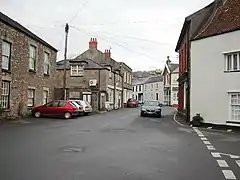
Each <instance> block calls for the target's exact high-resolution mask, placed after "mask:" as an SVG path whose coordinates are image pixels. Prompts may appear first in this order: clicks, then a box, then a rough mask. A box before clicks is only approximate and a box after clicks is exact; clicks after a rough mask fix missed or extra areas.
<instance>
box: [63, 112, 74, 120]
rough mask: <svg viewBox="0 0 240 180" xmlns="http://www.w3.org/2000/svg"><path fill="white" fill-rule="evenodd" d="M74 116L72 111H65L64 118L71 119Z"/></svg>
mask: <svg viewBox="0 0 240 180" xmlns="http://www.w3.org/2000/svg"><path fill="white" fill-rule="evenodd" d="M71 117H72V115H71V113H70V112H65V113H64V118H65V119H70V118H71Z"/></svg>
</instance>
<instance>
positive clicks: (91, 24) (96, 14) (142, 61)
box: [0, 0, 213, 70]
mask: <svg viewBox="0 0 240 180" xmlns="http://www.w3.org/2000/svg"><path fill="white" fill-rule="evenodd" d="M212 1H213V0H147V1H146V0H101V1H100V0H0V5H1V12H3V13H5V14H6V15H8V16H10V17H11V18H13V19H14V20H16V21H18V22H20V23H21V24H22V25H24V26H25V27H27V28H28V29H30V30H31V31H33V32H34V33H36V35H38V36H40V37H41V38H43V39H44V40H46V41H47V42H49V43H50V44H51V45H53V46H54V47H56V48H57V49H58V50H59V52H58V60H60V59H63V50H64V24H65V23H66V22H69V23H70V25H71V26H73V27H70V31H69V44H68V57H70V58H71V57H75V56H76V55H78V54H81V53H82V52H84V51H85V50H87V49H88V42H89V39H90V38H91V37H96V38H97V39H98V49H99V50H101V51H103V52H104V50H105V49H108V48H111V51H112V57H113V58H114V59H115V60H117V61H123V62H125V63H127V64H128V65H129V66H130V67H131V68H133V70H152V69H156V68H163V66H164V63H165V61H166V57H167V56H170V57H171V60H172V61H173V62H178V59H177V54H176V53H175V52H174V50H175V46H176V43H177V40H178V37H179V34H180V31H181V28H182V24H183V22H184V18H185V17H186V16H187V15H189V14H191V13H193V12H194V11H196V10H198V9H200V8H202V7H204V6H205V5H207V4H209V3H211V2H212Z"/></svg>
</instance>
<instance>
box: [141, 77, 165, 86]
mask: <svg viewBox="0 0 240 180" xmlns="http://www.w3.org/2000/svg"><path fill="white" fill-rule="evenodd" d="M162 81H163V76H154V77H150V78H149V79H148V80H147V81H146V82H145V83H144V84H149V83H155V82H162Z"/></svg>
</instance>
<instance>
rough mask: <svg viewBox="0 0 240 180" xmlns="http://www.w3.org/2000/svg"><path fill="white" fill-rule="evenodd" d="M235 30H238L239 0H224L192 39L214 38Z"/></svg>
mask: <svg viewBox="0 0 240 180" xmlns="http://www.w3.org/2000/svg"><path fill="white" fill-rule="evenodd" d="M235 30H240V0H226V1H225V3H223V5H222V6H220V7H219V8H218V9H217V11H216V12H215V14H214V15H213V17H212V18H211V19H210V21H209V22H208V23H207V24H206V26H205V27H204V28H203V30H202V31H201V32H200V33H199V34H198V35H197V36H196V37H195V38H194V39H195V40H197V39H202V38H206V37H210V36H216V35H220V34H223V33H227V32H231V31H235Z"/></svg>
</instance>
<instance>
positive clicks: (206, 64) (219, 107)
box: [190, 31, 240, 124]
mask: <svg viewBox="0 0 240 180" xmlns="http://www.w3.org/2000/svg"><path fill="white" fill-rule="evenodd" d="M239 37H240V31H234V32H231V33H226V34H222V35H219V36H214V37H209V38H205V39H202V40H197V41H193V42H192V43H191V92H190V101H191V112H190V113H191V117H193V116H194V115H196V113H200V114H201V115H202V116H203V118H204V119H205V122H207V123H214V124H226V121H227V120H229V118H230V117H229V115H230V112H229V110H230V107H229V92H232V91H237V92H240V72H232V73H224V70H225V59H224V52H235V51H239V52H240V41H239Z"/></svg>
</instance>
